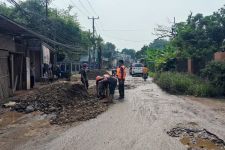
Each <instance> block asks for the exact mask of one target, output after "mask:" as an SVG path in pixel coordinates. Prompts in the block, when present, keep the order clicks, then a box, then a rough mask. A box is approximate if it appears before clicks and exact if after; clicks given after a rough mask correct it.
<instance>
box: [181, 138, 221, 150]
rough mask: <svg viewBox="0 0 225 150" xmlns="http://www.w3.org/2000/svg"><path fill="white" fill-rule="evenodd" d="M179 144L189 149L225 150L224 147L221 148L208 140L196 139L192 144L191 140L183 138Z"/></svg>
mask: <svg viewBox="0 0 225 150" xmlns="http://www.w3.org/2000/svg"><path fill="white" fill-rule="evenodd" d="M180 142H181V143H182V144H183V145H187V146H189V147H190V148H189V149H193V148H202V149H207V150H225V148H224V147H221V146H219V145H217V144H215V143H213V142H212V141H210V140H208V139H201V138H197V139H196V141H195V142H193V141H192V139H191V138H189V137H183V138H182V139H180Z"/></svg>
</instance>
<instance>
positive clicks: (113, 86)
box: [108, 78, 117, 95]
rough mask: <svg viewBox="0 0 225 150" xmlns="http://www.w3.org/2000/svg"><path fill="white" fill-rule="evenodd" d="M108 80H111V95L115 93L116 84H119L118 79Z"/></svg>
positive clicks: (109, 80)
mask: <svg viewBox="0 0 225 150" xmlns="http://www.w3.org/2000/svg"><path fill="white" fill-rule="evenodd" d="M108 82H109V92H110V94H111V95H114V93H115V89H116V86H117V79H115V78H109V79H108Z"/></svg>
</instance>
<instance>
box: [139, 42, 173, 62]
mask: <svg viewBox="0 0 225 150" xmlns="http://www.w3.org/2000/svg"><path fill="white" fill-rule="evenodd" d="M167 44H169V41H167V40H165V39H155V40H154V41H153V42H152V43H150V44H149V45H144V46H143V47H142V48H141V50H140V51H137V52H136V58H138V59H140V58H145V56H146V52H147V50H148V49H154V50H162V49H164V48H165V47H166V45H167Z"/></svg>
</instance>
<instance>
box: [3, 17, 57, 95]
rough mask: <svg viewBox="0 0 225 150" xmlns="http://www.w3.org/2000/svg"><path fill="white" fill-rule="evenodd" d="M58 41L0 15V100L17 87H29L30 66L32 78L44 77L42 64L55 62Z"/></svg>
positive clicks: (39, 78)
mask: <svg viewBox="0 0 225 150" xmlns="http://www.w3.org/2000/svg"><path fill="white" fill-rule="evenodd" d="M47 43H50V44H52V45H53V44H57V42H55V41H52V40H51V39H48V38H47V37H45V36H43V35H40V34H38V33H36V32H33V31H31V30H29V29H27V28H25V27H23V26H21V25H20V24H18V23H16V22H14V21H12V20H10V19H9V18H7V17H5V16H2V15H0V99H2V98H5V97H9V96H11V95H12V94H13V93H14V92H15V91H16V90H22V89H30V66H31V64H33V66H34V68H35V80H36V81H40V80H41V78H42V77H43V65H44V64H54V63H55V50H54V49H53V48H52V47H51V46H50V45H49V44H47Z"/></svg>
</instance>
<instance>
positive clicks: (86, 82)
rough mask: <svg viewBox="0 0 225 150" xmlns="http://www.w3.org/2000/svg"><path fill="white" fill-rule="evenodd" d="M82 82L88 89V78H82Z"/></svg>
mask: <svg viewBox="0 0 225 150" xmlns="http://www.w3.org/2000/svg"><path fill="white" fill-rule="evenodd" d="M81 82H82V83H83V84H84V86H85V88H87V89H88V87H89V83H88V80H84V79H81Z"/></svg>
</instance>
